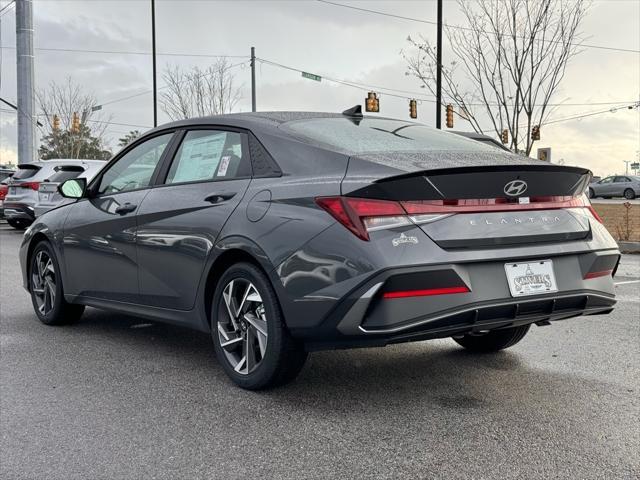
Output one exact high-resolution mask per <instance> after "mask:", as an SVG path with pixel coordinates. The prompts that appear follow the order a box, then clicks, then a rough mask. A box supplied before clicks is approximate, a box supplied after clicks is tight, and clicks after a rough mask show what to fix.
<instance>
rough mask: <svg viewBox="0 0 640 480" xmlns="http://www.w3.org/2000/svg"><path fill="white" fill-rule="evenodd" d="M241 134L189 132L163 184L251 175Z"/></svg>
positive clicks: (244, 139)
mask: <svg viewBox="0 0 640 480" xmlns="http://www.w3.org/2000/svg"><path fill="white" fill-rule="evenodd" d="M246 149H247V148H246V138H245V135H244V134H243V133H238V132H227V131H222V130H191V131H189V132H187V134H186V135H185V137H184V139H183V141H182V144H181V145H180V148H179V149H178V151H177V153H176V155H175V157H174V159H173V162H172V163H171V168H170V169H169V173H168V174H167V179H166V181H165V183H167V184H171V183H185V182H204V181H211V180H229V179H233V178H240V177H247V176H250V175H251V170H250V167H249V165H248V155H247V152H246Z"/></svg>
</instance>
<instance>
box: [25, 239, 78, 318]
mask: <svg viewBox="0 0 640 480" xmlns="http://www.w3.org/2000/svg"><path fill="white" fill-rule="evenodd" d="M29 292H31V302H32V303H33V309H34V310H35V312H36V315H37V316H38V319H39V320H40V321H41V322H42V323H44V324H45V325H66V324H69V323H73V322H76V321H78V320H79V319H80V317H81V316H82V313H83V312H84V306H83V305H74V304H71V303H68V302H66V301H65V299H64V291H63V289H62V278H61V277H60V269H59V267H58V260H57V258H56V256H55V253H54V252H53V249H52V248H51V245H49V243H48V242H46V241H42V242H40V243H38V244H37V245H36V247H35V248H34V250H33V253H32V255H31V261H30V264H29Z"/></svg>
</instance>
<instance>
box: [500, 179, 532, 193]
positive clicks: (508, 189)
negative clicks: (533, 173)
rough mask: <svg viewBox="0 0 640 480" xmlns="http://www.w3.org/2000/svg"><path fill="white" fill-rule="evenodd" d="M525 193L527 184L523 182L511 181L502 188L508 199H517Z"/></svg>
mask: <svg viewBox="0 0 640 480" xmlns="http://www.w3.org/2000/svg"><path fill="white" fill-rule="evenodd" d="M526 191H527V182H525V181H524V180H511V181H510V182H509V183H507V184H506V185H505V186H504V193H506V194H507V195H509V196H510V197H517V196H518V195H522V194H523V193H524V192H526Z"/></svg>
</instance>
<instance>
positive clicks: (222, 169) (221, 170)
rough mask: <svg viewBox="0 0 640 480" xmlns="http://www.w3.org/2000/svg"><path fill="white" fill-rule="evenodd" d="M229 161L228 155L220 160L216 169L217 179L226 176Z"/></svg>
mask: <svg viewBox="0 0 640 480" xmlns="http://www.w3.org/2000/svg"><path fill="white" fill-rule="evenodd" d="M230 161H231V157H230V156H229V155H225V156H224V157H222V158H221V159H220V166H219V167H218V175H217V176H218V177H224V176H225V175H226V174H227V169H228V168H229V162H230Z"/></svg>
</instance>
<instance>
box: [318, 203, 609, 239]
mask: <svg viewBox="0 0 640 480" xmlns="http://www.w3.org/2000/svg"><path fill="white" fill-rule="evenodd" d="M520 202H521V199H512V198H487V199H461V200H416V201H405V202H396V201H392V200H375V199H367V198H353V197H318V198H316V203H317V204H318V205H319V206H320V207H322V208H323V209H324V210H326V211H327V212H329V213H330V214H331V215H332V216H333V217H334V218H335V219H336V220H338V221H339V222H340V223H341V224H342V225H344V226H345V227H347V228H348V229H349V230H351V232H353V233H354V234H355V235H356V236H357V237H359V238H361V239H362V240H369V233H368V230H367V227H366V226H365V224H364V221H363V219H365V218H373V217H388V216H403V215H414V216H415V215H426V214H436V215H437V214H442V215H447V214H449V215H451V214H455V213H478V212H507V211H525V210H554V209H561V208H586V209H588V210H589V212H591V214H592V215H593V217H594V218H595V219H596V220H598V221H599V222H601V223H602V220H601V219H600V217H599V216H598V214H597V213H596V212H595V210H594V209H593V207H592V206H591V204H590V203H589V200H588V199H587V198H586V197H585V196H584V195H581V196H578V197H571V196H547V197H531V198H529V199H528V203H524V202H523V203H520Z"/></svg>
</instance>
